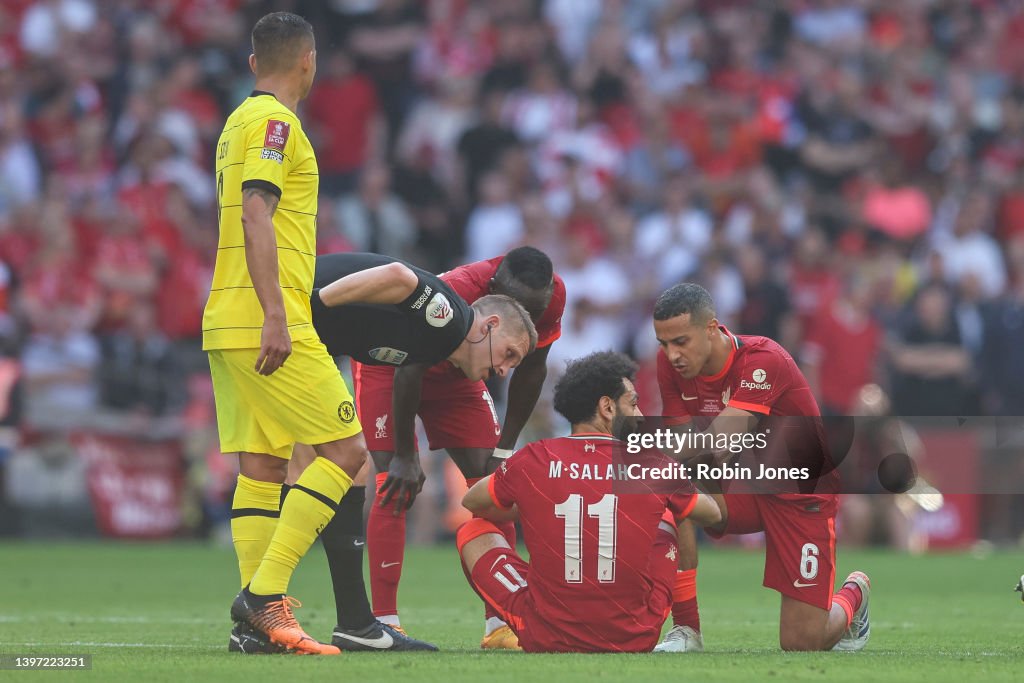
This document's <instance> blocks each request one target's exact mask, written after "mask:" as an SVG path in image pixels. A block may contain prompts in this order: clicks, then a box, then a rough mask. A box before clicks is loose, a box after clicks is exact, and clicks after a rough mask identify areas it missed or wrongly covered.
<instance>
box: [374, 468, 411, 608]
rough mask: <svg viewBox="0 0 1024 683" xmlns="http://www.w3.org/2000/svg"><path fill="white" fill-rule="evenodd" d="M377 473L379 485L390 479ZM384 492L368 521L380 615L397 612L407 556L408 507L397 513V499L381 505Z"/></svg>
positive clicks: (376, 602) (385, 474) (375, 598)
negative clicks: (406, 527)
mask: <svg viewBox="0 0 1024 683" xmlns="http://www.w3.org/2000/svg"><path fill="white" fill-rule="evenodd" d="M387 476H388V475H387V473H386V472H382V473H380V474H378V475H377V489H380V485H381V484H383V483H384V480H385V479H387ZM380 501H381V495H380V494H379V493H378V494H377V495H376V496H375V497H374V501H373V505H372V506H371V507H370V516H369V519H368V520H367V522H366V551H367V555H368V556H369V559H370V591H371V593H372V595H373V614H374V616H377V617H383V616H388V615H392V614H394V615H397V614H398V582H399V581H400V580H401V579H402V562H403V561H404V559H405V511H404V510H403V511H402V513H401V514H400V515H399V516H397V517H395V514H394V512H395V508H394V505H395V501H394V499H392V500H391V501H390V502H389V503H388V504H387V505H386V506H385V507H381V506H380Z"/></svg>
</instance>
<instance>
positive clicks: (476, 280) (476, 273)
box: [441, 256, 565, 348]
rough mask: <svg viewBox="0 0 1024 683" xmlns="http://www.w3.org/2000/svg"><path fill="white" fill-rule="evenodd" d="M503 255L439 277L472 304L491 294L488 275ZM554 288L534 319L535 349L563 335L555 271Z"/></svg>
mask: <svg viewBox="0 0 1024 683" xmlns="http://www.w3.org/2000/svg"><path fill="white" fill-rule="evenodd" d="M504 258H505V257H504V256H495V257H494V258H492V259H487V260H486V261H477V262H476V263H467V264H466V265H464V266H459V267H458V268H455V269H453V270H449V271H448V272H447V273H442V274H441V279H442V280H444V281H445V282H447V283H448V285H449V286H451V288H452V289H454V290H455V291H456V293H457V294H458V295H459V296H461V297H462V298H463V299H464V300H465V301H466V303H467V304H472V303H473V302H474V301H476V300H477V299H479V298H480V297H483V296H487V295H488V294H490V291H489V286H490V282H491V278H493V277H494V274H495V273H497V272H498V266H499V265H501V262H502V260H504ZM554 281H555V287H554V291H553V292H552V293H551V303H549V304H548V307H547V309H546V310H545V311H544V314H543V315H541V317H540V320H538V321H537V348H543V347H545V346H550V345H551V344H552V343H554V341H555V340H556V339H558V338H559V337H560V336H562V313H563V312H564V311H565V283H564V282H562V278H560V277H558V274H557V273H556V274H555V276H554Z"/></svg>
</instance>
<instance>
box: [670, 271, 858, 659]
mask: <svg viewBox="0 0 1024 683" xmlns="http://www.w3.org/2000/svg"><path fill="white" fill-rule="evenodd" d="M654 331H655V334H656V335H657V338H658V343H659V344H660V345H661V351H660V352H659V354H658V384H659V386H660V388H661V397H662V403H663V412H664V414H665V415H666V416H672V417H679V418H684V419H683V420H680V421H685V420H688V419H689V418H690V417H697V416H708V417H714V420H713V421H712V422H711V426H710V429H711V430H713V431H714V432H715V433H716V434H733V433H738V432H746V431H750V430H751V429H753V428H754V426H756V424H757V419H758V418H762V417H763V416H767V415H773V416H785V417H792V416H804V417H813V416H818V415H820V412H819V410H818V405H817V403H816V402H815V400H814V396H813V395H812V394H811V390H810V388H809V387H808V386H807V380H805V379H804V376H803V374H801V372H800V370H799V369H798V368H797V366H796V363H795V362H793V359H792V358H791V357H790V355H789V354H788V353H786V351H785V349H783V348H782V347H781V346H779V345H778V344H777V343H775V342H774V341H772V340H771V339H768V338H766V337H752V336H743V335H735V334H733V333H732V332H730V331H729V330H727V329H726V328H725V327H723V326H721V325H719V324H718V320H717V319H716V318H715V307H714V302H713V301H712V300H711V296H710V295H709V294H708V292H707V291H706V290H705V289H704V288H703V287H700V286H699V285H695V284H690V283H686V284H680V285H676V286H675V287H672V288H671V289H668V290H667V291H665V292H664V293H663V294H662V295H661V296H660V297H659V298H658V300H657V302H656V303H655V306H654ZM806 424H807V427H808V434H807V436H808V437H809V438H808V439H805V442H806V443H809V444H810V445H812V446H814V447H815V448H817V447H818V446H817V444H819V443H820V444H823V443H824V438H823V436H822V432H821V429H820V426H821V425H820V421H818V420H813V421H810V420H809V421H807V423H806ZM790 426H791V425H790ZM688 455H696V454H686V453H682V454H679V455H678V456H677V457H678V458H679V459H680V460H683V461H685V460H686V459H687V456H688ZM825 476H826V477H834V473H832V474H829V475H825ZM822 481H823V483H834V482H831V481H828V480H825V479H823V480H822ZM825 488H826V490H827V489H829V487H827V486H826V487H825ZM832 488H834V487H832ZM717 499H718V500H719V504H720V505H721V507H722V512H723V516H724V519H723V521H722V522H721V523H719V524H716V525H715V526H714V527H713V528H711V529H709V531H710V532H711V533H712V535H715V536H720V535H724V534H750V533H755V532H758V531H763V532H764V533H765V569H764V586H765V587H766V588H773V589H775V590H777V591H778V592H779V593H781V594H782V612H781V615H780V618H779V643H780V644H781V646H782V649H784V650H829V649H836V650H860V649H863V647H864V645H865V644H866V643H867V640H868V635H869V633H870V624H869V621H868V594H869V592H870V590H871V584H870V582H869V581H868V577H867V576H866V575H865V574H863V573H861V572H853V573H852V574H850V575H849V576H848V577H847V578H846V581H845V582H843V586H842V587H841V589H840V591H839V592H838V593H835V594H833V593H832V589H833V584H834V581H835V567H836V561H835V555H836V544H835V541H836V537H835V517H836V511H837V507H838V502H837V497H836V495H835V493H834V492H829V493H824V494H823V493H814V494H807V493H773V494H749V493H747V494H730V493H726V494H725V495H724V496H718V497H717ZM679 545H680V557H679V560H680V571H679V574H678V576H677V579H676V588H675V604H674V605H673V608H672V613H673V621H674V622H675V625H674V627H673V628H672V630H670V631H669V632H668V634H666V636H665V640H664V641H663V642H662V643H661V644H660V645H658V647H657V648H655V651H656V652H692V651H700V650H702V649H703V639H702V637H701V634H700V621H699V617H698V613H697V599H696V598H697V595H696V584H695V579H696V567H697V546H696V543H695V541H694V536H693V528H692V526H688V525H686V524H685V523H684V524H683V525H681V527H680V537H679Z"/></svg>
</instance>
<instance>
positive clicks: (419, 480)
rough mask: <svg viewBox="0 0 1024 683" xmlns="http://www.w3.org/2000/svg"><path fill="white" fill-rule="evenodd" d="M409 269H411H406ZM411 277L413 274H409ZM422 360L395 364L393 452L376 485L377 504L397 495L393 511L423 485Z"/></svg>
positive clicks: (410, 500) (409, 501) (402, 506)
mask: <svg viewBox="0 0 1024 683" xmlns="http://www.w3.org/2000/svg"><path fill="white" fill-rule="evenodd" d="M410 272H411V271H410ZM413 277H415V275H414V276H413ZM428 369H429V366H427V365H425V364H422V363H420V364H415V365H401V366H399V367H397V368H395V380H394V385H393V386H394V388H393V390H392V394H391V409H392V415H394V428H395V452H394V455H393V457H392V458H391V462H390V464H389V465H388V477H387V479H386V480H385V481H384V483H383V484H382V485H381V487H380V492H381V494H383V498H381V501H380V505H381V506H385V505H387V504H388V503H389V502H390V501H391V499H392V498H393V497H395V496H397V503H396V505H395V507H394V514H395V515H396V516H397V515H399V514H401V512H402V511H403V510H406V509H408V508H410V507H412V504H413V501H414V500H416V495H417V494H418V493H419V492H420V489H422V488H423V481H424V480H425V478H426V477H425V476H424V474H423V468H421V467H420V458H419V454H418V453H417V452H416V411H417V410H419V406H420V394H421V391H422V387H423V375H424V374H426V372H427V370H428Z"/></svg>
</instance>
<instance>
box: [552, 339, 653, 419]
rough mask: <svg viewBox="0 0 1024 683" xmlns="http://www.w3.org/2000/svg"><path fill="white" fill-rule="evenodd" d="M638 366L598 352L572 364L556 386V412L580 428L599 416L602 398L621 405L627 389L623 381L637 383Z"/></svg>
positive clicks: (624, 358)
mask: <svg viewBox="0 0 1024 683" xmlns="http://www.w3.org/2000/svg"><path fill="white" fill-rule="evenodd" d="M636 368H637V366H636V363H634V362H633V361H632V360H630V359H629V357H627V356H625V355H623V354H621V353H615V352H613V351H598V352H596V353H592V354H590V355H589V356H584V357H583V358H578V359H576V360H574V361H570V362H569V364H568V366H566V368H565V374H564V375H562V377H561V379H559V380H558V383H557V384H555V410H557V411H558V412H559V413H560V414H561V415H562V416H563V417H564V418H565V419H566V420H568V421H569V423H570V424H573V425H577V424H580V423H581V422H585V421H587V420H589V419H590V418H592V417H593V416H594V415H595V414H596V413H597V405H598V402H599V401H600V400H601V397H602V396H607V397H609V398H611V399H612V400H613V401H617V400H618V399H619V398H620V397H621V396H622V395H623V394H624V393H626V387H625V386H624V384H623V382H622V380H623V379H628V380H630V381H632V380H633V377H634V375H636Z"/></svg>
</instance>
